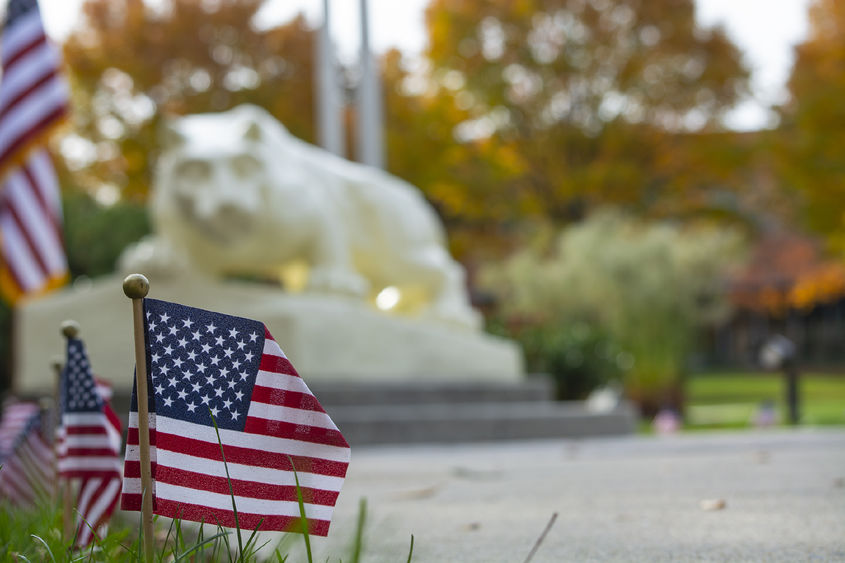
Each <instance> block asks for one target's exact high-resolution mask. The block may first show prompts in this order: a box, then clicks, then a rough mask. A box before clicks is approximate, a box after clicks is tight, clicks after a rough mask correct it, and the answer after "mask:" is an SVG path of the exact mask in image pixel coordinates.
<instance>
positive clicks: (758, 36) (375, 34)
mask: <svg viewBox="0 0 845 563" xmlns="http://www.w3.org/2000/svg"><path fill="white" fill-rule="evenodd" d="M39 1H40V4H41V9H42V12H43V17H44V20H45V25H46V27H47V31H48V33H49V34H50V35H52V36H53V37H55V38H56V39H59V40H60V39H61V38H63V37H64V36H66V35H67V33H68V31H69V30H70V29H71V28H72V27H73V26H74V25H75V24H76V23H77V21H78V19H79V6H80V5H81V4H82V0H39ZM369 1H370V4H369V5H370V16H371V17H370V21H371V35H372V42H373V47H374V48H375V49H376V50H377V51H384V50H385V49H387V48H389V47H394V46H396V47H399V48H401V49H403V50H404V51H407V52H410V53H413V52H418V51H420V50H421V49H422V48H423V46H424V45H425V41H426V38H425V30H424V21H423V9H424V8H425V6H426V5H427V4H428V0H369ZM809 4H810V0H696V7H697V12H698V17H699V19H700V20H701V21H702V23H704V24H706V25H712V24H716V23H720V24H722V25H724V26H725V28H726V29H727V30H728V33H729V34H730V36H731V37H732V38H733V40H734V41H735V42H736V43H737V44H738V45H739V46H740V48H741V49H742V50H743V51H744V52H745V56H746V62H747V63H748V64H749V66H750V67H751V68H752V70H753V71H754V75H753V90H754V97H755V100H752V101H749V102H747V103H746V104H743V105H742V106H741V107H740V108H738V109H737V110H735V111H734V112H733V114H732V116H731V118H730V125H731V126H732V127H735V128H737V129H756V128H759V127H763V126H765V125H766V124H767V123H769V119H770V117H771V116H770V115H769V114H768V113H767V112H766V109H765V107H766V106H767V105H769V104H772V103H777V102H780V101H782V100H783V97H784V95H785V91H784V83H785V81H786V78H787V77H788V75H789V70H790V68H791V65H792V47H793V46H794V45H795V44H796V43H798V42H800V41H801V40H802V39H803V38H804V37H805V36H806V34H807V8H808V6H809ZM357 6H358V2H357V1H355V0H334V1H333V2H332V10H333V13H332V22H331V28H332V34H333V35H334V37H335V38H336V41H337V42H338V43H339V45H340V48H341V49H342V50H344V52H345V53H347V54H348V55H350V56H351V55H352V54H354V52H355V50H356V48H357V44H358V41H359V37H360V36H359V27H358V22H359V17H358V8H357ZM321 9H322V0H269V1H268V2H267V4H266V5H265V7H264V8H263V10H262V12H261V16H262V20H263V21H264V22H266V23H267V24H273V23H279V22H283V21H286V20H288V19H290V18H291V17H292V16H293V15H294V14H295V13H296V12H299V11H304V12H305V13H306V16H307V17H308V19H309V21H311V22H313V23H314V24H316V23H318V22H319V21H320V20H321V17H322V15H321Z"/></svg>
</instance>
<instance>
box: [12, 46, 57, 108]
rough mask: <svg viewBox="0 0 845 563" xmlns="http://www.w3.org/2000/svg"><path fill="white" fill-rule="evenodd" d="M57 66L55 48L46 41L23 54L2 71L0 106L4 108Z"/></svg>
mask: <svg viewBox="0 0 845 563" xmlns="http://www.w3.org/2000/svg"><path fill="white" fill-rule="evenodd" d="M58 66H59V60H58V57H57V56H56V50H55V49H53V47H52V45H50V44H49V43H47V42H46V41H45V42H43V43H42V44H41V45H39V46H38V47H37V48H36V49H33V50H32V51H29V52H28V53H26V54H25V55H23V56H22V57H21V58H20V59H18V60H17V61H15V64H14V65H13V66H10V67H8V68H7V69H6V72H4V73H3V88H2V93H0V108H5V107H6V106H7V105H8V104H10V103H12V102H13V101H14V99H15V98H17V97H18V96H19V95H20V94H21V93H23V92H26V90H27V89H28V88H30V87H31V86H32V85H33V84H35V83H36V82H38V80H40V79H41V78H43V77H44V76H46V75H47V74H50V73H52V72H55V70H56V68H58Z"/></svg>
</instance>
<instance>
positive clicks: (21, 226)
mask: <svg viewBox="0 0 845 563" xmlns="http://www.w3.org/2000/svg"><path fill="white" fill-rule="evenodd" d="M7 189H8V188H7ZM4 200H5V201H4V202H3V203H4V204H5V207H6V212H7V213H8V214H9V216H10V217H11V218H12V221H14V222H15V225H17V226H18V231H19V232H20V234H21V236H22V237H23V240H24V242H25V243H26V247H27V248H28V249H29V254H30V255H31V256H32V258H33V259H34V260H35V262H36V263H37V265H38V269H39V270H41V275H42V277H45V278H46V277H49V275H50V270H49V268H48V267H47V263H46V262H44V258H43V257H42V256H41V252H39V248H38V245H37V244H36V243H35V241H34V240H33V238H32V233H30V231H29V227H28V225H27V223H26V222H25V221H24V220H23V217H21V215H20V213H19V212H18V209H17V207H15V204H14V202H13V201H12V200H11V199H10V197H9V196H8V193H6V197H5V198H4ZM10 266H11V263H10ZM15 279H16V280H18V281H20V280H19V277H18V276H17V275H15Z"/></svg>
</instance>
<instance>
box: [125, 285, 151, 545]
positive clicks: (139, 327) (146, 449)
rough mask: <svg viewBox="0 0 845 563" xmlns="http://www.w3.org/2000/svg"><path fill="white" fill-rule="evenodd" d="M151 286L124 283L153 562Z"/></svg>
mask: <svg viewBox="0 0 845 563" xmlns="http://www.w3.org/2000/svg"><path fill="white" fill-rule="evenodd" d="M149 291H150V282H149V280H147V278H146V277H144V276H142V275H141V274H131V275H128V276H126V279H124V280H123V293H125V294H126V297H128V298H130V299H131V300H132V321H133V327H134V331H133V332H134V334H135V382H136V397H137V400H138V448H139V450H140V451H139V453H140V458H141V526H142V528H143V534H144V553H145V555H146V559H147V561H148V562H150V561H152V560H153V478H152V473H151V470H150V425H149V420H150V413H149V409H148V408H147V401H148V400H149V394H148V391H147V352H146V342H145V341H144V297H146V296H147V293H149Z"/></svg>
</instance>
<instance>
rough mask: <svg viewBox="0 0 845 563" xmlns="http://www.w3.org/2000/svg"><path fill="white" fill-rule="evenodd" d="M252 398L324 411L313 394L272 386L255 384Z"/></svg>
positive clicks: (286, 405) (285, 405)
mask: <svg viewBox="0 0 845 563" xmlns="http://www.w3.org/2000/svg"><path fill="white" fill-rule="evenodd" d="M252 400H253V401H258V402H259V403H267V404H269V405H278V406H280V407H291V408H294V409H302V410H306V411H315V412H326V411H324V410H323V407H322V406H320V403H319V402H318V401H317V398H316V397H314V395H311V394H309V393H300V392H298V391H289V390H286V389H274V388H272V387H262V386H260V385H256V386H255V387H253V389H252Z"/></svg>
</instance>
